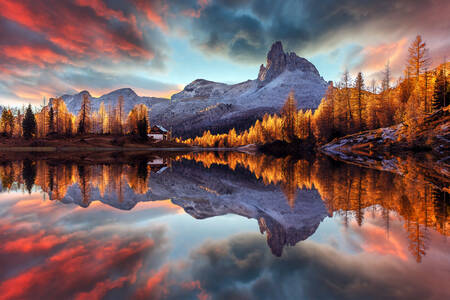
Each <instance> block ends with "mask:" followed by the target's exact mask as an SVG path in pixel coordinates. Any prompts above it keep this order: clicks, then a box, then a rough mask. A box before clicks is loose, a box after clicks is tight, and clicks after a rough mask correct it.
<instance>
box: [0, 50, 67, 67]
mask: <svg viewBox="0 0 450 300" xmlns="http://www.w3.org/2000/svg"><path fill="white" fill-rule="evenodd" d="M1 51H2V52H3V55H4V56H5V57H7V58H10V59H14V60H17V61H20V62H24V63H26V64H32V65H37V66H39V67H44V66H45V65H46V64H52V65H53V64H58V63H67V62H68V61H69V60H68V58H67V57H65V56H64V55H61V54H58V53H56V52H54V51H53V50H51V49H49V48H44V47H40V46H4V47H1Z"/></svg>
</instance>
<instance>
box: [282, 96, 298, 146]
mask: <svg viewBox="0 0 450 300" xmlns="http://www.w3.org/2000/svg"><path fill="white" fill-rule="evenodd" d="M281 116H282V117H283V131H282V132H283V138H284V139H285V140H286V141H287V142H292V141H293V140H294V139H295V127H296V126H297V101H295V98H294V92H290V93H289V96H288V98H287V99H286V102H285V103H284V106H283V107H282V109H281Z"/></svg>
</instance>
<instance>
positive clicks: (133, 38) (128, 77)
mask: <svg viewBox="0 0 450 300" xmlns="http://www.w3.org/2000/svg"><path fill="white" fill-rule="evenodd" d="M449 10H450V8H449V6H448V4H447V3H446V1H444V0H428V1H415V0H413V1H409V0H408V1H407V0H401V1H396V2H395V5H393V4H392V2H391V1H388V0H382V1H370V2H367V1H365V2H361V1H356V0H345V1H339V2H334V1H329V2H328V3H323V4H321V5H317V3H316V1H312V0H289V1H278V2H274V1H269V0H258V1H256V0H246V1H234V0H187V1H185V0H184V1H181V0H168V1H164V0H119V1H108V0H95V1H88V0H64V1H61V0H48V1H33V0H23V1H15V0H3V1H1V2H0V36H1V39H0V52H1V56H0V104H3V105H21V104H25V103H29V102H31V103H33V104H38V103H41V101H42V98H43V97H44V96H45V97H51V96H59V95H61V94H64V93H76V92H79V91H80V90H89V91H92V92H93V94H96V93H98V94H100V93H104V92H108V91H111V90H113V89H117V88H122V87H131V88H133V89H136V90H137V91H138V93H139V94H141V95H147V96H166V97H168V96H170V94H172V93H174V92H176V91H178V90H179V89H180V88H181V87H183V86H184V85H185V84H187V83H189V82H191V81H192V80H194V79H196V78H199V77H206V78H208V79H212V80H217V81H224V82H239V81H243V80H246V79H253V78H255V77H256V75H257V74H256V73H257V70H258V66H259V65H260V64H261V63H263V62H264V60H265V54H266V53H267V50H268V49H269V47H270V45H271V44H272V43H273V42H274V41H275V40H281V41H282V42H283V43H284V45H285V48H286V49H287V50H288V51H296V52H297V53H298V54H299V55H300V56H304V57H306V58H308V59H310V60H311V61H312V62H313V63H315V64H316V65H317V67H318V69H319V71H320V72H321V74H322V75H323V76H324V78H325V79H326V80H338V79H339V77H340V73H341V72H342V71H343V70H344V69H345V68H349V69H350V71H352V72H357V71H359V70H361V71H363V72H367V75H368V76H372V75H373V76H375V75H376V74H377V72H379V70H380V67H382V66H384V64H385V63H386V61H387V60H388V59H389V60H390V62H391V65H392V67H393V71H394V75H396V76H398V75H400V74H401V69H402V68H403V64H404V61H405V54H406V48H407V46H408V44H409V43H410V41H411V40H412V39H413V38H414V36H415V35H416V34H422V35H423V37H424V39H425V41H427V42H428V44H429V47H430V50H431V51H430V54H431V56H432V57H433V58H434V60H435V61H434V63H435V64H437V63H438V62H439V61H440V60H441V59H442V58H441V57H442V56H443V55H445V54H449V53H450V38H449V36H448V32H449V31H450V21H449V19H448V15H449V14H450V11H449ZM436 60H438V61H436ZM233 69H235V72H234V76H232V75H223V74H231V73H232V71H233ZM217 70H223V72H217Z"/></svg>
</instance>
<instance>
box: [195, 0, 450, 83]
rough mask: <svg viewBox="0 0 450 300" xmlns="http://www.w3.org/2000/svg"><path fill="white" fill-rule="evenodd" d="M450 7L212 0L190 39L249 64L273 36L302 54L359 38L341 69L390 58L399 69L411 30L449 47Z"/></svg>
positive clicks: (350, 0) (435, 1)
mask: <svg viewBox="0 0 450 300" xmlns="http://www.w3.org/2000/svg"><path fill="white" fill-rule="evenodd" d="M448 13H450V12H449V9H448V5H447V4H446V2H445V1H443V0H428V1H409V0H402V1H396V2H395V4H394V3H392V1H388V0H382V1H363V2H361V1H356V0H345V1H325V2H321V3H320V4H319V3H317V1H312V0H299V1H297V0H288V1H279V2H273V1H265V0H263V1H252V0H248V1H227V0H220V1H219V0H217V1H213V2H211V3H209V5H208V6H207V7H206V8H205V9H204V10H203V11H202V13H201V16H200V17H198V18H193V19H192V28H193V29H192V34H191V41H192V43H193V44H194V45H196V46H197V47H198V48H199V49H201V50H202V51H204V52H205V53H208V54H210V55H223V56H226V57H229V58H230V59H232V60H240V61H243V62H247V63H251V64H253V63H257V62H262V61H263V60H264V56H265V53H266V51H267V49H268V48H269V47H270V45H271V44H272V43H273V41H275V40H281V41H283V43H284V45H285V46H286V48H287V49H289V50H291V51H296V52H297V53H298V54H300V55H303V56H306V57H311V56H314V55H318V54H320V53H331V52H333V51H335V50H337V49H340V48H341V47H344V46H346V45H352V44H357V45H359V47H360V48H363V49H364V50H363V51H361V52H360V53H357V55H355V56H353V57H352V60H350V61H347V62H343V63H342V70H343V69H344V68H351V67H354V68H352V71H353V72H356V71H357V70H361V69H362V70H364V71H367V72H370V73H372V72H374V68H378V69H377V71H379V68H380V67H382V66H384V64H385V63H386V62H387V60H391V63H392V68H393V70H394V73H395V75H399V73H400V70H401V69H402V68H403V64H404V59H405V53H406V48H407V46H408V43H409V41H410V40H412V39H413V38H414V37H415V35H416V34H422V35H423V36H424V38H425V40H427V41H429V46H431V47H432V48H436V51H435V52H433V54H436V55H442V53H443V52H445V51H447V52H449V51H450V39H449V38H448V34H446V32H448V31H449V30H450V22H449V21H448V17H447V15H448ZM437 20H439V21H437ZM444 49H445V50H444ZM358 60H359V62H358ZM366 68H367V69H366Z"/></svg>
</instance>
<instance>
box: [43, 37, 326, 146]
mask: <svg viewBox="0 0 450 300" xmlns="http://www.w3.org/2000/svg"><path fill="white" fill-rule="evenodd" d="M326 88H327V82H326V81H325V80H324V79H323V78H322V77H321V76H320V74H319V72H318V71H317V69H316V67H315V66H314V65H313V64H312V63H311V62H309V61H308V60H306V59H305V58H302V57H299V56H297V55H296V54H295V53H293V52H291V53H285V52H284V51H283V46H282V44H281V42H275V43H274V44H273V45H272V47H271V49H270V51H269V53H268V54H267V63H266V65H265V66H264V65H261V67H260V70H259V74H258V78H257V79H255V80H248V81H245V82H242V83H238V84H233V85H229V84H225V83H219V82H213V81H209V80H205V79H197V80H194V81H193V82H191V83H190V84H188V85H187V86H186V87H185V88H184V89H183V90H182V91H181V92H179V93H177V94H174V95H172V97H171V99H165V98H155V97H140V96H138V95H137V94H136V93H135V92H134V91H133V90H132V89H129V88H124V89H119V90H116V91H113V92H111V93H109V94H106V95H103V96H101V97H99V98H95V97H92V96H91V95H90V94H89V92H88V91H82V92H80V93H78V94H76V95H63V96H62V98H63V99H64V101H65V102H66V105H67V108H68V110H69V111H70V112H72V113H74V114H76V113H77V112H78V111H79V109H80V105H81V99H82V95H83V94H84V93H87V94H88V96H89V97H90V98H91V103H92V109H93V110H98V108H99V106H100V103H101V102H104V104H105V106H108V105H112V106H113V105H116V103H117V99H118V98H119V96H123V97H124V103H125V111H126V112H128V111H130V110H131V109H132V108H133V107H134V106H135V105H136V104H139V103H144V104H145V105H147V106H148V107H149V108H150V122H151V123H157V124H161V125H163V126H164V127H166V128H172V130H173V133H174V134H175V135H182V136H185V137H188V136H195V135H198V134H201V133H202V132H203V131H204V130H207V129H209V130H211V131H212V132H213V133H217V132H224V131H228V130H229V129H231V128H233V127H234V128H236V129H246V128H248V127H249V125H251V124H252V123H253V122H255V121H256V119H258V118H261V117H262V116H263V115H264V114H265V113H275V112H279V110H280V108H281V107H282V106H283V104H284V102H285V100H286V98H287V96H288V94H289V92H290V91H294V93H295V97H296V100H297V102H298V104H299V108H303V109H315V108H317V107H318V105H319V103H320V100H321V98H322V97H323V95H324V93H325V90H326ZM51 101H52V99H51V100H50V103H51Z"/></svg>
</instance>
